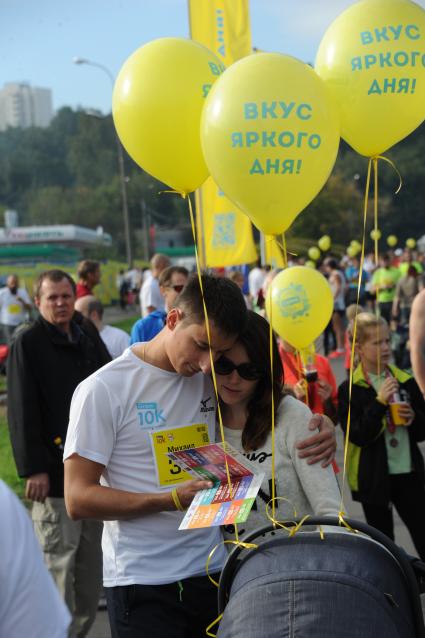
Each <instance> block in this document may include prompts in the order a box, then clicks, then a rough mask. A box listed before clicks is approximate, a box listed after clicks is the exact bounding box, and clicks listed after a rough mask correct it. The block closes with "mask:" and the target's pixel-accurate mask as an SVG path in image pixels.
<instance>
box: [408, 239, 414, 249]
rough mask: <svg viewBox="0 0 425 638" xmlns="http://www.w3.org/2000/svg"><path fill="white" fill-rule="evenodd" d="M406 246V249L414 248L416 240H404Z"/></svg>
mask: <svg viewBox="0 0 425 638" xmlns="http://www.w3.org/2000/svg"><path fill="white" fill-rule="evenodd" d="M406 246H407V247H408V248H411V249H413V248H415V247H416V239H413V237H410V238H409V239H406Z"/></svg>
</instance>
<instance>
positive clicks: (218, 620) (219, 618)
mask: <svg viewBox="0 0 425 638" xmlns="http://www.w3.org/2000/svg"><path fill="white" fill-rule="evenodd" d="M222 618H223V614H220V615H219V616H218V617H217V618H216V619H215V620H214V621H213V622H212V623H211V624H210V625H208V627H207V628H206V629H205V631H206V634H207V636H210V637H211V638H216V636H217V634H212V633H210V629H212V628H213V627H214V625H216V624H217V623H219V622H220V620H221V619H222Z"/></svg>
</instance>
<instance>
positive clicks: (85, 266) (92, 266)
mask: <svg viewBox="0 0 425 638" xmlns="http://www.w3.org/2000/svg"><path fill="white" fill-rule="evenodd" d="M99 268H100V263H99V262H98V261H94V260H93V259H83V261H80V263H79V264H78V268H77V275H78V277H79V278H80V279H86V278H87V275H89V274H90V273H94V272H96V271H97V270H99Z"/></svg>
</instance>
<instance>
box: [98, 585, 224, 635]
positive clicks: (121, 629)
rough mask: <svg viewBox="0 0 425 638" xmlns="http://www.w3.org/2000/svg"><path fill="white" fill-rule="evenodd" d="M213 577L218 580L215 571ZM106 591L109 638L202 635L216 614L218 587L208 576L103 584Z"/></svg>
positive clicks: (214, 629) (215, 627)
mask: <svg viewBox="0 0 425 638" xmlns="http://www.w3.org/2000/svg"><path fill="white" fill-rule="evenodd" d="M213 578H214V580H215V581H218V575H217V574H214V575H213ZM105 593H106V600H107V604H108V614H109V622H110V624H111V632H112V638H201V637H202V638H203V637H204V636H205V635H206V633H205V629H206V627H208V625H210V624H211V623H212V622H213V621H214V620H215V619H216V618H217V616H218V611H217V588H216V587H215V585H213V584H212V582H211V581H210V580H209V578H208V577H207V576H199V577H194V578H186V579H185V580H182V581H178V582H176V583H170V584H169V585H127V586H123V587H105ZM216 630H217V625H215V626H214V628H213V633H216Z"/></svg>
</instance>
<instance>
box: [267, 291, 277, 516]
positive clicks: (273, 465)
mask: <svg viewBox="0 0 425 638" xmlns="http://www.w3.org/2000/svg"><path fill="white" fill-rule="evenodd" d="M272 288H273V279H272V281H271V282H270V299H272V292H273V290H272ZM269 312H270V316H269V347H270V384H271V395H272V396H271V411H272V422H271V426H272V428H271V434H272V441H271V443H272V476H271V480H272V501H273V505H272V507H273V518H274V516H275V509H274V508H275V504H274V500H275V498H276V452H275V445H276V440H275V434H276V432H275V416H274V409H275V405H274V383H273V377H274V375H273V304H272V303H271V304H270V309H269Z"/></svg>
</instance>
